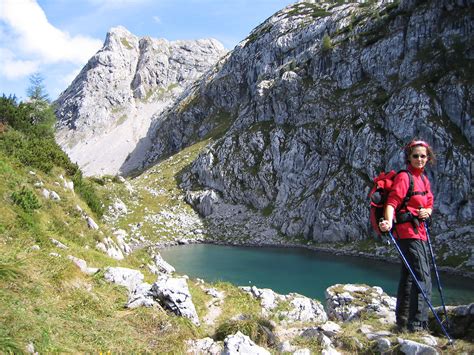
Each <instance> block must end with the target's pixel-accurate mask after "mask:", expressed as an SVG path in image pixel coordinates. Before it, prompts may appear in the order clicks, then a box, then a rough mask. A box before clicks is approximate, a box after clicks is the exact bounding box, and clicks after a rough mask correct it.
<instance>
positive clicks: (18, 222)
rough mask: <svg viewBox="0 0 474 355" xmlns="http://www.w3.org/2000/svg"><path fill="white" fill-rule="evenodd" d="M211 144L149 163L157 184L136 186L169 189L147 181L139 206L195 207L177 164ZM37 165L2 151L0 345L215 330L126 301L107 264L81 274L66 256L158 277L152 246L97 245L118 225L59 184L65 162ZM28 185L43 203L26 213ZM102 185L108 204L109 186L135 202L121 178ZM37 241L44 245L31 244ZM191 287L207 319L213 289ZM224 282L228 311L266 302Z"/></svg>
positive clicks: (166, 337) (138, 216) (68, 345)
mask: <svg viewBox="0 0 474 355" xmlns="http://www.w3.org/2000/svg"><path fill="white" fill-rule="evenodd" d="M205 143H206V142H202V143H199V144H198V145H196V146H193V147H191V148H189V149H188V150H185V151H184V152H182V153H181V154H180V155H179V156H177V157H175V158H173V157H172V158H170V159H168V160H166V161H165V162H163V164H162V165H159V166H158V167H157V168H154V169H155V170H153V169H152V170H151V171H149V172H148V173H147V174H146V175H150V176H151V175H153V174H159V176H158V178H157V179H156V180H155V181H153V183H152V181H151V179H150V180H148V178H145V177H140V178H137V179H135V181H134V185H135V187H136V188H137V190H138V187H142V188H144V187H147V186H148V187H154V188H157V189H163V190H164V191H165V193H164V195H163V196H158V197H153V196H152V195H150V194H149V193H148V192H147V191H146V190H140V192H141V193H143V195H141V194H139V195H137V196H135V197H136V198H137V201H138V202H139V203H140V205H142V204H143V206H148V207H149V210H148V212H149V213H155V212H160V211H164V210H174V211H178V210H183V211H184V212H189V213H193V212H192V210H191V208H190V207H189V206H188V205H187V204H185V203H184V202H183V201H182V200H181V199H178V198H177V194H178V192H177V180H176V173H177V172H179V171H180V170H181V169H182V168H183V167H184V166H186V165H187V164H188V163H189V161H190V159H191V158H192V157H193V156H195V155H196V154H197V152H198V151H199V150H200V149H201V148H202V147H203V146H204V145H205ZM160 166H161V167H160ZM156 169H157V170H156ZM33 170H34V169H31V168H29V167H28V166H24V165H22V164H21V163H19V162H18V161H16V160H15V159H13V158H12V157H10V156H7V155H6V154H5V153H3V152H2V151H1V150H0V196H1V199H2V201H1V203H0V352H8V351H13V352H22V351H24V350H25V348H26V346H27V344H29V343H33V344H34V347H35V349H36V350H37V351H39V352H45V351H60V352H63V351H64V352H69V351H87V352H90V351H105V350H107V351H120V350H122V351H123V350H124V349H126V350H127V351H134V352H141V351H154V352H167V351H183V350H184V346H185V342H184V340H185V339H188V338H195V337H201V336H205V335H212V333H208V332H209V331H211V332H212V331H213V328H207V326H205V325H203V326H201V327H200V328H196V327H195V326H193V325H192V324H190V322H188V321H187V320H185V319H182V318H179V317H175V316H173V315H170V314H168V313H166V312H164V311H162V310H160V309H147V308H140V309H135V310H128V309H125V308H124V304H125V303H126V301H127V295H126V291H125V289H124V288H122V287H119V286H114V285H111V284H109V283H107V282H105V281H104V279H103V277H102V275H103V273H102V272H99V273H98V274H96V275H95V276H87V275H85V274H83V273H81V272H80V271H79V269H78V268H77V267H76V266H75V265H74V264H73V263H72V262H71V261H70V260H69V259H67V256H68V255H73V256H76V257H79V258H82V259H84V260H86V261H87V264H88V266H90V267H99V268H103V267H106V266H122V267H129V268H134V269H140V271H142V273H144V274H145V281H147V282H153V281H154V280H155V276H153V275H151V274H149V273H147V270H146V269H145V268H143V267H142V266H143V265H144V264H146V263H148V262H150V256H149V255H148V254H147V252H146V250H145V249H140V250H137V251H135V252H134V253H133V254H132V255H129V256H128V257H127V258H125V259H124V260H122V261H116V260H113V259H111V258H109V257H107V256H106V255H105V254H103V253H102V252H100V251H98V250H96V249H95V248H94V246H95V244H96V242H97V241H99V240H101V239H102V238H103V237H104V236H110V235H112V230H111V229H110V227H109V226H107V225H106V224H104V223H101V222H100V221H99V220H98V219H97V218H96V217H95V216H94V214H93V212H91V211H90V210H89V208H88V207H87V205H86V204H85V203H84V202H83V201H82V200H81V199H80V198H79V197H78V196H77V195H76V194H74V193H73V192H71V191H68V190H65V189H63V188H62V184H61V180H60V179H59V175H61V174H62V175H64V171H62V169H60V168H57V167H56V168H54V169H53V170H52V172H51V173H50V174H45V173H42V172H41V171H36V170H35V171H34V173H35V175H33V174H31V173H30V171H33ZM157 171H160V172H161V173H157ZM39 181H41V182H43V184H44V188H47V189H48V190H54V191H56V192H57V193H58V194H59V195H60V197H61V200H60V201H52V200H47V199H45V198H44V197H43V196H42V195H41V189H42V188H39V187H35V186H34V184H35V183H37V182H39ZM22 187H26V188H27V189H28V190H30V191H32V192H33V194H34V195H35V196H36V197H37V199H38V200H39V201H40V205H41V207H40V208H39V209H37V210H35V211H33V212H25V211H24V210H23V209H22V208H21V207H20V206H17V205H16V204H15V203H14V202H13V200H12V197H11V196H12V193H13V192H14V191H19V190H21V188H22ZM96 188H100V185H96ZM110 190H113V192H112V191H110ZM100 193H101V194H102V197H103V198H104V201H105V202H106V204H107V202H110V201H112V200H113V198H111V197H110V196H109V193H110V194H112V195H119V196H121V197H122V198H123V199H124V200H125V201H127V202H130V201H129V200H127V198H124V196H125V195H126V194H128V192H125V191H124V185H123V184H113V185H108V184H106V185H105V186H104V187H103V188H102V190H101V191H100ZM131 198H132V199H133V198H134V197H133V196H132V197H131ZM76 205H79V206H80V207H81V208H82V209H83V210H84V211H85V212H86V213H87V214H88V215H90V216H92V217H93V218H94V219H95V220H96V222H98V224H99V226H100V231H94V230H91V229H89V228H88V227H87V224H86V222H85V220H84V219H83V218H82V217H81V214H80V213H79V212H78V210H77V209H76ZM148 212H147V213H148ZM129 217H130V219H127V221H121V222H120V223H127V224H128V223H132V222H133V221H137V222H138V221H142V217H143V210H142V209H140V208H137V209H136V210H135V211H134V212H131V214H130V216H129ZM124 227H127V226H126V225H124ZM153 227H155V226H154V225H153ZM162 227H163V226H162ZM149 228H152V226H151V225H150V226H149ZM163 228H164V229H163V230H161V232H160V233H158V234H155V233H154V232H155V231H156V230H152V229H150V230H149V231H147V227H146V223H145V226H144V230H143V234H144V235H149V234H150V235H151V234H153V235H156V241H158V240H162V239H167V238H169V237H170V236H169V235H168V234H167V233H169V232H170V229H169V228H165V227H163ZM127 229H128V228H127ZM148 232H150V233H148ZM171 232H172V231H171ZM172 234H173V233H172ZM172 236H174V234H173V235H172ZM50 238H54V239H56V240H59V241H60V242H62V243H63V244H65V245H67V246H68V249H67V250H63V249H59V248H57V247H56V246H54V245H53V243H52V242H51V240H50ZM34 245H37V246H39V247H40V249H39V250H33V249H31V247H32V246H34ZM50 253H57V254H59V256H52V255H50ZM189 287H190V291H191V293H192V295H193V300H194V303H195V305H196V308H197V311H198V314H199V316H200V317H201V318H202V317H203V316H204V315H205V313H206V307H205V303H206V302H208V301H209V296H208V295H206V294H205V293H204V291H202V289H201V287H200V286H198V284H197V283H196V282H194V281H190V282H189ZM207 287H210V286H209V285H207ZM217 288H218V289H222V290H226V292H229V289H230V290H232V292H231V293H232V295H233V297H232V298H231V301H226V305H227V304H229V305H232V306H231V307H230V308H229V307H226V309H227V312H228V313H229V314H232V315H235V314H239V313H242V312H248V310H249V309H248V308H249V306H248V305H249V304H253V305H254V306H253V307H252V309H253V310H254V311H255V310H258V309H259V308H258V307H257V306H256V303H255V302H252V301H251V300H250V299H249V298H248V296H246V295H245V294H243V293H242V292H240V291H239V290H238V289H237V288H236V287H234V286H231V285H222V286H217ZM239 299H241V300H240V301H239ZM229 302H230V303H229ZM241 305H244V306H242V307H241ZM224 318H225V317H224Z"/></svg>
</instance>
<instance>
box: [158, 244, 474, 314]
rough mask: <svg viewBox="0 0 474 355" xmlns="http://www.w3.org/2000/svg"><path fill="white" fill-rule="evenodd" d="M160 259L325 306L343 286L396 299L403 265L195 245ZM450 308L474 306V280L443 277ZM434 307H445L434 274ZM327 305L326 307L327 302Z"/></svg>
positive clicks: (197, 274) (193, 272)
mask: <svg viewBox="0 0 474 355" xmlns="http://www.w3.org/2000/svg"><path fill="white" fill-rule="evenodd" d="M160 253H161V256H162V257H163V259H165V260H166V261H167V262H169V263H170V264H171V265H173V266H174V267H175V268H176V271H177V272H178V273H180V274H186V275H188V276H190V277H193V278H201V279H204V280H206V281H208V282H215V281H228V282H230V283H232V284H234V285H237V286H253V285H255V286H256V287H258V288H271V289H272V290H274V291H275V292H277V293H280V294H287V293H290V292H297V293H300V294H302V295H305V296H308V297H311V298H315V299H319V300H321V301H324V291H325V290H326V288H328V287H329V286H332V285H335V284H338V283H342V284H345V283H362V284H366V285H369V286H380V287H382V288H383V290H384V291H385V292H387V293H388V294H389V295H391V296H395V295H396V291H397V284H398V277H399V270H400V264H393V263H388V262H383V261H376V260H371V259H363V258H357V257H350V256H336V255H331V254H328V253H323V252H315V251H312V250H307V249H302V248H301V249H300V248H267V247H265V248H251V247H230V246H221V245H212V244H193V245H186V246H179V247H171V248H166V249H163V250H161V251H160ZM440 278H441V284H442V287H443V294H444V299H445V303H446V304H447V305H457V304H468V303H472V302H474V282H473V280H472V279H466V278H461V277H455V276H453V275H448V274H445V273H441V274H440ZM432 281H433V305H434V306H437V305H440V304H441V303H440V298H439V292H438V288H437V286H436V281H435V276H434V274H433V279H432ZM323 303H324V302H323Z"/></svg>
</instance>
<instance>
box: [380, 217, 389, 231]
mask: <svg viewBox="0 0 474 355" xmlns="http://www.w3.org/2000/svg"><path fill="white" fill-rule="evenodd" d="M379 228H380V230H381V231H382V232H388V231H389V230H390V229H392V222H391V221H387V220H386V219H384V220H383V221H380V222H379Z"/></svg>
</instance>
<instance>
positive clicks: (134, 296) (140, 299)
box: [125, 282, 158, 308]
mask: <svg viewBox="0 0 474 355" xmlns="http://www.w3.org/2000/svg"><path fill="white" fill-rule="evenodd" d="M157 305H158V303H157V302H156V301H155V299H154V298H153V292H151V285H150V284H148V283H146V282H144V283H141V284H137V285H136V286H135V287H134V288H133V290H132V291H131V292H129V294H128V301H127V304H126V306H125V307H127V308H137V307H154V306H157Z"/></svg>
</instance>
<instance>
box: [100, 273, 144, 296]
mask: <svg viewBox="0 0 474 355" xmlns="http://www.w3.org/2000/svg"><path fill="white" fill-rule="evenodd" d="M104 278H105V279H106V280H107V281H109V282H112V283H114V284H117V285H120V286H124V287H126V288H127V290H128V291H129V292H130V293H131V292H133V291H134V290H135V288H136V287H137V286H138V285H140V284H142V283H143V279H144V276H143V274H142V273H141V272H140V271H137V270H133V269H128V268H124V267H108V268H106V269H105V273H104Z"/></svg>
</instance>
